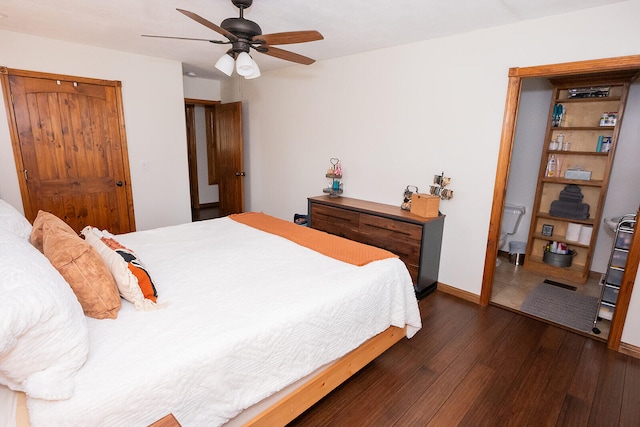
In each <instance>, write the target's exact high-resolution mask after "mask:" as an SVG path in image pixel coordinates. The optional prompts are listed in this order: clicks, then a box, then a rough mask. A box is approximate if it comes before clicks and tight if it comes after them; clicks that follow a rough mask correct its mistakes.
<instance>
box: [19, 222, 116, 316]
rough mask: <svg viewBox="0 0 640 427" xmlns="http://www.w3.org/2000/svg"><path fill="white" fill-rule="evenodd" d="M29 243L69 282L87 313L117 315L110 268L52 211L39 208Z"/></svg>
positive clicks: (114, 288)
mask: <svg viewBox="0 0 640 427" xmlns="http://www.w3.org/2000/svg"><path fill="white" fill-rule="evenodd" d="M31 243H32V244H33V245H34V246H35V247H36V248H38V249H39V250H40V251H41V252H42V253H43V254H44V255H45V256H46V257H47V258H48V259H49V261H50V262H51V264H53V266H54V267H55V268H56V270H58V271H59V272H60V274H61V275H62V277H64V278H65V280H66V281H67V283H69V286H71V289H73V292H74V293H75V294H76V298H78V301H79V302H80V305H81V306H82V310H83V311H84V313H85V314H86V315H87V316H89V317H93V318H96V319H115V318H116V317H117V315H118V310H119V309H120V304H121V302H120V294H119V292H118V288H117V286H116V282H115V281H114V280H113V276H112V275H111V272H110V271H109V269H108V268H107V266H106V265H105V263H104V261H103V260H102V258H101V257H100V255H99V254H98V252H96V250H95V249H93V248H92V247H91V245H89V244H88V243H87V242H85V241H84V240H82V239H81V238H80V237H79V236H78V235H77V234H76V232H75V231H73V229H72V228H71V227H69V225H68V224H66V223H65V222H64V221H62V220H61V219H60V218H58V217H56V216H55V215H53V214H50V213H48V212H44V211H39V212H38V216H37V217H36V220H35V221H34V222H33V230H32V232H31Z"/></svg>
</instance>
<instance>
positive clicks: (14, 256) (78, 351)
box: [0, 234, 89, 400]
mask: <svg viewBox="0 0 640 427" xmlns="http://www.w3.org/2000/svg"><path fill="white" fill-rule="evenodd" d="M88 351H89V333H88V328H87V321H86V318H85V316H84V314H83V312H82V307H81V306H80V303H79V302H78V300H77V299H76V297H75V295H74V293H73V291H72V290H71V288H70V287H69V285H68V284H67V282H66V281H65V280H64V279H63V278H62V276H61V275H60V273H58V271H56V269H55V268H54V267H53V266H52V265H51V263H50V262H49V260H47V258H46V257H45V256H44V255H42V253H40V252H39V251H38V250H37V249H36V248H34V247H33V246H32V245H31V244H30V243H29V242H28V241H27V240H24V239H22V238H20V237H18V236H11V235H8V234H0V384H4V385H6V386H8V387H9V388H11V389H13V390H19V391H24V392H25V393H26V394H27V395H28V396H29V397H33V398H39V399H46V400H63V399H68V398H69V397H71V395H72V394H73V390H74V388H75V381H74V376H75V374H76V372H77V371H78V370H79V369H80V368H81V367H82V365H83V364H84V362H85V361H86V359H87V354H88Z"/></svg>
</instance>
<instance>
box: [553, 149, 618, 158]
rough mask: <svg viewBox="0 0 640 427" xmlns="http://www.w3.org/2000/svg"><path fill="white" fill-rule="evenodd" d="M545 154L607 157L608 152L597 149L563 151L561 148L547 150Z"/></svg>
mask: <svg viewBox="0 0 640 427" xmlns="http://www.w3.org/2000/svg"><path fill="white" fill-rule="evenodd" d="M547 154H561V155H568V156H571V155H574V156H602V157H607V156H608V155H609V152H605V153H601V152H599V151H571V150H569V151H563V150H547Z"/></svg>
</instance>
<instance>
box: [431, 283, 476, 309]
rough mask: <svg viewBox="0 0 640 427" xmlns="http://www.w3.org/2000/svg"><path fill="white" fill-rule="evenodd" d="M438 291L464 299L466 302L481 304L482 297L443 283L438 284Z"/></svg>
mask: <svg viewBox="0 0 640 427" xmlns="http://www.w3.org/2000/svg"><path fill="white" fill-rule="evenodd" d="M438 290H439V291H441V292H444V293H445V294H449V295H453V296H454V297H458V298H460V299H463V300H465V301H470V302H472V303H475V304H480V295H476V294H472V293H471V292H467V291H464V290H462V289H458V288H454V287H453V286H449V285H446V284H444V283H442V282H438Z"/></svg>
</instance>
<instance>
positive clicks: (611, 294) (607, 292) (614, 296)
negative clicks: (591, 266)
mask: <svg viewBox="0 0 640 427" xmlns="http://www.w3.org/2000/svg"><path fill="white" fill-rule="evenodd" d="M619 292H620V289H618V288H612V287H611V286H605V288H604V294H602V302H608V303H609V304H615V303H616V301H617V300H618V293H619Z"/></svg>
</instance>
